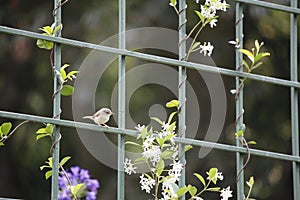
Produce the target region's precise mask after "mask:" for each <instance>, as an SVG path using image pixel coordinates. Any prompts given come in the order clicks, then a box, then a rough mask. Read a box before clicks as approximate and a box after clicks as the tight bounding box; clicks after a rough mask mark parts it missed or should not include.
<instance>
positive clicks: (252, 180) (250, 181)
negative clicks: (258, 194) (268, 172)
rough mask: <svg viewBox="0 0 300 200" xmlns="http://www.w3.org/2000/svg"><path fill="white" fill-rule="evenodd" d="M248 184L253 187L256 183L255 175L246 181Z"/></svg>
mask: <svg viewBox="0 0 300 200" xmlns="http://www.w3.org/2000/svg"><path fill="white" fill-rule="evenodd" d="M246 183H247V185H248V186H249V187H250V188H252V187H253V185H254V178H253V176H251V177H250V179H249V181H246Z"/></svg>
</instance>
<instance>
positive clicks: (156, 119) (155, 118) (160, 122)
mask: <svg viewBox="0 0 300 200" xmlns="http://www.w3.org/2000/svg"><path fill="white" fill-rule="evenodd" d="M151 119H153V120H154V121H156V122H158V123H159V124H160V125H163V124H164V123H163V122H162V121H161V120H160V119H159V118H158V117H151Z"/></svg>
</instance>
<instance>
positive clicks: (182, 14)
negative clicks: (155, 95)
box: [178, 0, 187, 200]
mask: <svg viewBox="0 0 300 200" xmlns="http://www.w3.org/2000/svg"><path fill="white" fill-rule="evenodd" d="M186 8H187V4H186V0H180V1H179V26H178V31H179V39H178V41H179V45H178V48H179V60H184V59H185V57H186V40H185V37H186V22H187V20H186ZM178 70H179V71H178V73H179V74H178V83H179V85H178V96H179V102H180V106H179V114H178V133H179V136H180V137H185V130H186V126H185V120H186V118H185V114H186V79H187V75H186V67H182V66H179V69H178ZM179 155H180V157H179V159H180V162H181V163H185V150H184V144H179ZM184 185H185V167H184V168H183V169H182V173H181V176H180V179H179V187H182V186H184ZM180 199H181V200H184V199H185V197H184V196H182V197H181V198H180Z"/></svg>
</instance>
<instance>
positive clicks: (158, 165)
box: [156, 159, 165, 176]
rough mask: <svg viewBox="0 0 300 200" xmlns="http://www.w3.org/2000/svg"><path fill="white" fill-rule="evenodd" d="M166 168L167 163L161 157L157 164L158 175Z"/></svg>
mask: <svg viewBox="0 0 300 200" xmlns="http://www.w3.org/2000/svg"><path fill="white" fill-rule="evenodd" d="M164 168H165V163H164V161H163V159H160V160H159V161H158V163H157V165H156V172H157V175H158V176H160V175H161V173H162V172H163V170H164Z"/></svg>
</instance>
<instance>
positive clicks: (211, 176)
mask: <svg viewBox="0 0 300 200" xmlns="http://www.w3.org/2000/svg"><path fill="white" fill-rule="evenodd" d="M217 173H218V168H214V167H213V168H211V169H210V170H209V172H208V177H209V180H211V181H212V182H213V183H214V184H216V183H217Z"/></svg>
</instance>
